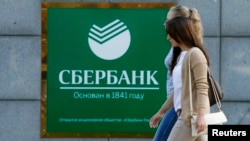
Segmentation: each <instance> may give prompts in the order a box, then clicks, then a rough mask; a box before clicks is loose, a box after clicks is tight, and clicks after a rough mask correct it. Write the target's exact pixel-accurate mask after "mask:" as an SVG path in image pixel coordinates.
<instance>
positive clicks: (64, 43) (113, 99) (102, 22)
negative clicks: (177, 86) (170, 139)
mask: <svg viewBox="0 0 250 141" xmlns="http://www.w3.org/2000/svg"><path fill="white" fill-rule="evenodd" d="M170 6H173V4H135V3H134V4H119V3H116V4H110V3H109V4H107V3H103V4H100V3H98V4H93V3H89V4H88V3H82V4H79V3H78V4H72V3H71V4H56V3H43V10H45V11H44V12H43V14H44V17H45V18H44V19H43V21H44V24H43V30H46V31H44V32H43V33H45V34H46V35H44V40H43V42H44V44H43V49H44V48H45V49H46V64H45V66H46V68H45V69H44V70H45V72H46V76H45V78H46V83H45V86H43V87H45V91H46V92H45V91H44V92H43V97H44V98H45V100H44V101H43V103H42V106H43V108H42V109H43V111H42V114H43V115H42V121H43V122H42V123H43V124H44V125H42V131H41V132H42V136H43V137H139V138H140V137H142V138H143V137H147V138H150V137H152V136H153V134H154V133H155V129H151V128H150V127H149V120H150V117H151V116H152V115H153V114H154V113H155V112H156V111H157V110H158V109H159V107H160V106H161V105H162V104H163V102H164V101H165V99H166V72H167V69H166V68H165V65H164V58H165V56H166V54H167V53H168V50H169V49H170V44H169V43H168V41H167V40H166V33H165V29H164V26H163V22H164V21H165V19H166V14H167V12H168V10H169V8H170Z"/></svg>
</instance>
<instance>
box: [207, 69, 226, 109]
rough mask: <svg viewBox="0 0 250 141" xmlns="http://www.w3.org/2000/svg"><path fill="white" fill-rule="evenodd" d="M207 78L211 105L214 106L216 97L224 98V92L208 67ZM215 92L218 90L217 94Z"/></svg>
mask: <svg viewBox="0 0 250 141" xmlns="http://www.w3.org/2000/svg"><path fill="white" fill-rule="evenodd" d="M207 80H208V86H209V88H208V98H209V102H210V106H213V105H214V104H215V103H216V99H219V100H222V99H223V97H224V93H223V91H222V89H221V87H220V85H219V83H218V82H217V81H216V80H215V79H214V77H213V75H212V73H211V72H210V70H209V69H208V71H207ZM214 92H217V94H216V95H215V94H214Z"/></svg>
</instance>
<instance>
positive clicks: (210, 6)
mask: <svg viewBox="0 0 250 141" xmlns="http://www.w3.org/2000/svg"><path fill="white" fill-rule="evenodd" d="M178 5H185V6H188V7H189V8H196V9H198V11H199V13H200V16H201V21H202V24H203V28H204V35H205V36H219V35H220V1H219V0H178Z"/></svg>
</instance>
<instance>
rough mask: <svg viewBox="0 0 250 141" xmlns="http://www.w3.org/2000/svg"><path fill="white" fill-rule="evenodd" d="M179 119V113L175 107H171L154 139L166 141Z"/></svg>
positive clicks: (154, 140) (155, 140)
mask: <svg viewBox="0 0 250 141" xmlns="http://www.w3.org/2000/svg"><path fill="white" fill-rule="evenodd" d="M176 120H177V113H176V112H175V110H174V107H172V108H171V109H169V110H168V111H167V112H166V114H165V115H164V117H163V118H162V120H161V123H160V125H159V127H158V128H157V131H156V133H155V136H154V138H153V141H166V140H167V139H168V136H169V134H170V132H171V130H172V127H173V126H174V124H175V122H176Z"/></svg>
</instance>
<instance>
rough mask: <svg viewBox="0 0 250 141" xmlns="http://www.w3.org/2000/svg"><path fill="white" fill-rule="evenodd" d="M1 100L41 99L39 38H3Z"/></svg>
mask: <svg viewBox="0 0 250 141" xmlns="http://www.w3.org/2000/svg"><path fill="white" fill-rule="evenodd" d="M0 71H1V73H0V78H1V81H0V88H1V91H0V99H39V98H40V93H41V92H40V90H41V42H40V36H33V37H32V36H30V37H29V36H5V37H0Z"/></svg>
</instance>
